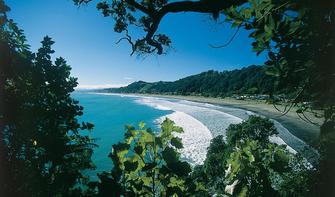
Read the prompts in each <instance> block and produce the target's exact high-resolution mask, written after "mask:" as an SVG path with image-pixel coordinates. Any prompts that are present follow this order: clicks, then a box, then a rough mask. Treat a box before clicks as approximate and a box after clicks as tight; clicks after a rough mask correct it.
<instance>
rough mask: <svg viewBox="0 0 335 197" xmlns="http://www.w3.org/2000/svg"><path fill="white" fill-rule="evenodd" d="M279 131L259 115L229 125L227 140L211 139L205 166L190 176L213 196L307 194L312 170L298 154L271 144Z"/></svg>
mask: <svg viewBox="0 0 335 197" xmlns="http://www.w3.org/2000/svg"><path fill="white" fill-rule="evenodd" d="M276 134H277V131H276V129H275V127H274V125H273V123H272V122H271V121H270V120H268V119H263V118H261V117H257V116H251V117H250V118H249V119H248V120H246V121H243V122H242V123H240V124H235V125H230V126H229V128H228V129H227V139H226V140H225V139H224V138H223V136H217V137H216V138H213V139H212V141H211V144H210V147H209V148H208V152H207V156H206V160H205V162H204V165H203V166H199V167H198V168H195V171H193V172H192V175H191V177H193V179H199V180H201V181H202V182H203V184H204V185H205V186H206V187H207V189H208V190H209V192H210V194H211V195H214V194H222V195H223V194H224V195H233V196H305V195H306V194H308V192H309V189H308V180H309V175H310V173H311V172H312V171H313V170H312V168H311V167H310V166H309V164H308V162H307V161H306V160H305V159H303V158H302V157H301V156H300V155H299V154H297V155H295V154H293V153H290V152H288V151H287V150H286V148H285V146H282V145H277V144H274V143H271V142H270V141H269V137H270V136H273V135H276Z"/></svg>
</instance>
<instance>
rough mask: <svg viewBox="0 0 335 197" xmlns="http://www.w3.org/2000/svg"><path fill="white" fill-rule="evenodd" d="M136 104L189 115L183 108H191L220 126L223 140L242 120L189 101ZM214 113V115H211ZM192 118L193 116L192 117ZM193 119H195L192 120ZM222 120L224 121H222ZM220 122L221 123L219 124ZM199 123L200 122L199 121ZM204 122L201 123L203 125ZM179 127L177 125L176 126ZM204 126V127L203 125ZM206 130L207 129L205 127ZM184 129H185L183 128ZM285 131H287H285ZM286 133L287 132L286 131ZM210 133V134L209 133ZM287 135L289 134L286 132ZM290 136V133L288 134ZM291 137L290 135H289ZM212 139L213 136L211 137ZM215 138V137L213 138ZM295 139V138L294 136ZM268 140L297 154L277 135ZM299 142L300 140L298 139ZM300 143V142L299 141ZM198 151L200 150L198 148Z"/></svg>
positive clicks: (142, 101)
mask: <svg viewBox="0 0 335 197" xmlns="http://www.w3.org/2000/svg"><path fill="white" fill-rule="evenodd" d="M137 102H138V103H140V104H146V105H148V106H151V107H156V108H157V109H169V110H174V111H177V110H178V111H177V112H180V111H182V112H184V113H185V114H187V115H189V113H187V110H186V108H185V106H187V107H188V108H192V110H195V111H198V112H199V113H201V114H202V115H203V116H204V115H205V116H206V117H205V118H207V120H206V121H208V122H209V123H210V124H214V123H216V124H219V126H220V129H219V130H220V133H219V134H220V135H223V136H224V138H225V137H226V132H225V131H226V128H227V127H228V126H229V125H230V124H237V123H241V122H242V121H243V120H242V119H241V118H238V117H236V116H233V115H231V114H227V113H224V112H222V111H217V110H215V109H211V108H204V107H199V106H195V105H192V104H191V102H190V101H188V102H187V104H185V102H184V101H183V104H181V103H175V102H170V101H166V100H164V99H159V98H153V97H146V98H142V99H139V100H137ZM213 112H215V113H213ZM246 113H247V114H248V115H252V114H254V113H253V112H250V111H246ZM193 115H194V114H192V115H191V117H192V116H193ZM218 115H219V116H224V118H221V120H220V118H218ZM192 118H194V116H193V117H192ZM194 119H195V118H194ZM223 119H224V120H223ZM226 119H228V120H226ZM195 120H196V121H199V119H195ZM220 121H221V122H220ZM271 121H273V122H274V124H275V126H276V127H277V128H278V127H280V126H281V127H282V128H280V129H278V130H281V131H282V130H286V128H284V127H283V126H282V125H281V124H280V123H278V122H277V121H274V120H271ZM199 122H201V121H199ZM203 123H204V122H202V124H203ZM178 126H179V125H178ZM204 126H205V125H204ZM181 127H187V125H183V126H181ZM206 128H207V129H208V127H206ZM184 129H185V128H184ZM185 131H186V129H185ZM286 131H287V130H286ZM287 132H288V131H287ZM211 133H212V132H211ZM288 133H289V132H288ZM289 134H291V133H289ZM291 135H292V134H291ZM212 137H213V136H212ZM214 137H216V136H214ZM294 137H295V136H294ZM211 139H212V138H209V139H208V141H210V140H211ZM188 140H194V139H188ZM269 140H270V141H271V142H273V143H276V144H279V145H285V146H286V149H287V150H288V151H290V152H292V153H297V151H296V150H294V149H293V148H292V147H291V146H289V145H288V144H287V143H286V142H285V141H284V140H283V139H282V138H280V137H279V136H277V135H273V136H270V137H269ZM298 140H300V139H298ZM184 141H186V140H183V143H184ZM301 142H302V141H301ZM208 146H209V144H208V145H207V147H208ZM199 149H201V148H200V147H199ZM201 150H202V151H204V152H207V150H203V149H201ZM185 153H187V154H189V152H185ZM203 155H205V153H203Z"/></svg>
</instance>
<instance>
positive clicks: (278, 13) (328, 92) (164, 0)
mask: <svg viewBox="0 0 335 197" xmlns="http://www.w3.org/2000/svg"><path fill="white" fill-rule="evenodd" d="M89 1H91V0H74V2H75V3H76V4H77V5H80V4H82V3H87V2H89ZM97 7H98V9H99V10H101V11H102V13H103V14H104V16H112V17H113V19H114V20H115V22H116V23H115V31H116V32H119V33H120V32H124V33H125V34H126V37H125V38H123V39H124V40H127V41H128V42H129V43H130V44H131V46H132V51H133V52H132V53H134V52H139V53H152V52H157V54H163V51H164V50H163V47H168V46H170V45H171V42H172V41H171V40H170V39H168V37H167V36H166V35H164V34H162V33H157V31H158V29H159V28H158V27H159V24H160V22H161V20H162V18H163V17H164V16H166V15H168V14H172V13H178V12H198V13H208V14H211V15H212V16H213V18H214V19H215V20H217V19H218V18H219V15H220V14H224V18H225V20H226V21H227V22H229V23H231V25H232V27H233V28H237V31H238V30H239V29H241V28H244V29H245V30H247V31H250V35H249V37H251V38H252V39H253V40H254V42H253V43H252V46H253V50H254V51H255V52H256V53H257V54H260V53H262V52H267V55H268V58H267V61H266V62H265V65H266V67H267V73H268V74H270V75H272V76H275V77H276V78H277V80H276V83H274V87H273V88H272V90H276V89H287V91H286V92H289V93H291V92H295V94H291V95H287V96H290V104H289V106H288V107H287V108H285V110H284V111H283V114H286V113H287V112H288V111H289V110H291V109H292V107H293V106H298V110H297V111H296V112H297V113H298V115H299V116H301V118H302V119H304V120H305V121H306V122H311V120H309V119H308V118H307V117H306V116H305V115H304V112H305V111H313V109H314V108H319V109H321V110H323V114H321V115H320V114H318V113H315V114H316V115H317V116H323V117H324V119H325V121H324V123H323V125H322V126H321V130H320V131H321V132H320V133H321V136H320V146H319V150H320V153H321V157H320V165H319V167H318V170H319V174H320V175H319V180H316V181H314V182H315V185H314V186H312V187H313V188H315V190H314V191H315V193H314V195H323V196H329V195H335V189H334V188H333V185H335V177H334V176H333V177H331V176H329V171H330V172H334V173H335V168H334V166H335V158H334V157H332V156H330V154H329V153H332V148H333V147H334V146H335V140H333V139H334V136H335V98H334V95H335V69H334V68H335V67H334V58H333V53H334V51H335V50H334V42H335V39H334V38H335V28H334V26H335V25H334V21H335V18H334V12H335V6H334V3H333V1H332V0H323V1H313V0H298V1H294V0H290V1H284V0H278V1H271V0H227V1H226V0H225V1H214V0H199V1H184V0H181V1H172V0H171V1H169V0H150V1H136V0H124V1H120V0H115V1H112V3H108V2H107V1H102V2H100V3H98V6H97ZM131 26H136V27H139V28H140V29H142V30H143V31H144V32H145V36H144V38H140V39H137V40H136V41H135V42H133V39H132V37H131V35H129V30H132V28H130V27H131ZM159 35H164V39H159V38H160V37H161V36H159ZM223 46H224V45H223ZM275 103H276V102H275ZM329 139H332V140H329ZM318 191H323V193H322V194H320V193H318Z"/></svg>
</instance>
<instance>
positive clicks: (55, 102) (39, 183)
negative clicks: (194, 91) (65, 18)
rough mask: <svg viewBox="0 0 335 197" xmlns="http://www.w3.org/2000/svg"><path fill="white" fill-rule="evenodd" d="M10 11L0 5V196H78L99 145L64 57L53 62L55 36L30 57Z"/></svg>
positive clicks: (30, 54) (46, 39)
mask: <svg viewBox="0 0 335 197" xmlns="http://www.w3.org/2000/svg"><path fill="white" fill-rule="evenodd" d="M7 11H9V8H8V7H7V6H6V5H5V4H4V2H3V1H0V61H1V62H0V65H1V66H0V68H1V70H0V77H1V79H0V80H1V82H0V86H1V87H0V91H1V92H0V98H1V101H0V103H1V107H0V121H1V122H0V123H1V124H0V129H1V130H0V146H1V147H0V170H1V172H0V179H1V180H0V181H1V182H0V195H1V196H4V197H7V196H8V197H9V196H50V195H51V194H52V196H78V195H79V194H80V193H81V192H82V191H81V189H80V188H79V187H78V185H79V184H80V185H85V184H87V183H88V181H89V179H88V177H86V176H85V175H84V174H83V170H86V169H93V168H94V164H93V163H92V161H91V155H92V153H93V149H92V148H93V147H94V146H95V145H94V143H93V140H92V139H90V138H89V137H88V136H86V135H84V134H83V133H82V131H84V130H91V129H92V127H93V125H92V124H90V123H85V122H82V123H80V122H79V121H78V119H77V118H78V116H81V115H82V114H83V112H82V110H83V108H82V107H81V106H80V105H78V101H75V100H73V99H72V98H71V96H70V93H71V92H72V91H73V90H74V89H73V88H74V87H76V85H77V81H76V79H75V78H73V77H71V76H70V70H71V68H70V66H69V65H67V64H66V61H65V60H64V59H63V58H57V59H56V60H55V61H54V62H53V61H52V60H51V55H52V53H53V52H54V51H53V50H52V49H51V45H52V44H53V43H54V42H53V41H52V40H51V38H49V37H45V38H44V39H43V41H42V46H41V48H39V49H38V52H37V53H32V52H31V51H30V50H29V46H28V45H27V43H26V39H25V37H24V35H23V32H22V30H20V29H19V28H18V27H17V25H16V24H15V23H14V22H13V21H12V20H9V19H7V17H6V12H7ZM86 132H87V131H86Z"/></svg>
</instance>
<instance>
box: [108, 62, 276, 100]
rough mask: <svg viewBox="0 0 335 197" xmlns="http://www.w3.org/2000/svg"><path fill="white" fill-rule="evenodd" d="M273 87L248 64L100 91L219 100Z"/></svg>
mask: <svg viewBox="0 0 335 197" xmlns="http://www.w3.org/2000/svg"><path fill="white" fill-rule="evenodd" d="M273 86H274V78H273V77H271V76H268V75H266V74H265V71H264V69H263V67H262V66H255V65H252V66H249V67H244V68H242V69H236V70H232V71H222V72H219V71H214V70H210V71H207V72H202V73H200V74H197V75H192V76H188V77H185V78H182V79H179V80H177V81H173V82H164V81H159V82H153V83H149V82H144V81H137V82H134V83H132V84H130V85H128V86H126V87H121V88H108V89H104V90H103V91H104V92H113V93H149V94H173V95H201V96H211V97H223V96H230V95H233V94H266V93H269V92H270V91H271V88H272V87H273Z"/></svg>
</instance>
